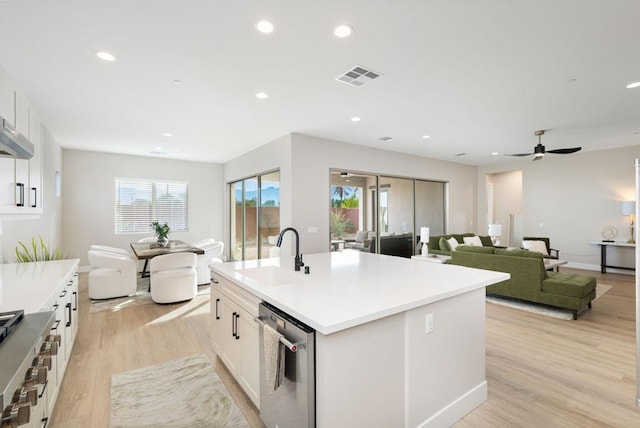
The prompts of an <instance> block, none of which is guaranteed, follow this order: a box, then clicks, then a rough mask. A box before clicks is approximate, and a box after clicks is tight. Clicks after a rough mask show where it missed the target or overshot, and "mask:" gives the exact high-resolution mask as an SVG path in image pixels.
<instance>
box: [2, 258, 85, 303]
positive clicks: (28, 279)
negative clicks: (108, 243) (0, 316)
mask: <svg viewBox="0 0 640 428" xmlns="http://www.w3.org/2000/svg"><path fill="white" fill-rule="evenodd" d="M77 264H78V259H68V260H56V261H51V262H35V263H9V264H0V312H6V311H14V310H19V309H22V310H24V313H25V314H28V313H32V312H39V311H41V310H42V306H43V305H44V304H45V303H46V302H47V301H48V300H49V298H50V297H51V294H52V293H53V292H54V289H55V287H56V285H58V282H59V281H60V280H61V278H64V276H65V275H67V273H68V272H69V270H70V269H72V268H74V266H75V265H77Z"/></svg>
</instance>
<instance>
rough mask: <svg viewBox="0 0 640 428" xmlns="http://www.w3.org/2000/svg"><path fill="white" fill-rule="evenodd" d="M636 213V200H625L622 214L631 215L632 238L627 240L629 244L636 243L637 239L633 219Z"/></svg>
mask: <svg viewBox="0 0 640 428" xmlns="http://www.w3.org/2000/svg"><path fill="white" fill-rule="evenodd" d="M635 214H636V201H624V202H623V203H622V215H628V216H630V217H631V239H629V240H628V241H627V243H628V244H635V243H636V240H635V239H634V237H633V232H634V231H633V221H634V217H635Z"/></svg>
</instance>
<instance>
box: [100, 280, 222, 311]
mask: <svg viewBox="0 0 640 428" xmlns="http://www.w3.org/2000/svg"><path fill="white" fill-rule="evenodd" d="M209 292H210V288H209V284H206V285H199V286H198V295H202V294H209ZM149 303H153V300H151V293H150V292H149V278H138V287H137V291H136V294H134V295H133V296H127V297H118V298H115V299H106V300H91V306H90V307H89V312H90V313H91V312H102V311H119V310H121V309H124V308H129V307H131V306H140V305H148V304H149Z"/></svg>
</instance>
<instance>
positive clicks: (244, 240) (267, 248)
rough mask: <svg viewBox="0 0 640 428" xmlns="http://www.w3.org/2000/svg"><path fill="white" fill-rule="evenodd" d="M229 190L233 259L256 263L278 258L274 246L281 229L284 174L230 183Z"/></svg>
mask: <svg viewBox="0 0 640 428" xmlns="http://www.w3.org/2000/svg"><path fill="white" fill-rule="evenodd" d="M229 190H230V197H231V204H230V207H231V213H230V216H229V218H230V225H229V230H230V232H231V236H230V239H229V243H230V245H229V247H230V256H231V259H233V260H255V259H258V258H265V257H273V256H275V255H277V250H273V247H275V239H274V235H275V236H277V234H278V231H279V230H280V172H279V171H275V172H270V173H266V174H262V175H258V176H255V177H249V178H246V179H244V180H239V181H236V182H233V183H230V185H229ZM276 249H277V247H276Z"/></svg>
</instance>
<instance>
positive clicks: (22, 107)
mask: <svg viewBox="0 0 640 428" xmlns="http://www.w3.org/2000/svg"><path fill="white" fill-rule="evenodd" d="M0 116H2V117H3V118H4V119H5V120H7V121H8V122H9V123H10V124H11V125H12V126H13V127H14V128H15V129H16V130H17V131H18V132H20V133H21V134H23V135H24V136H25V137H26V138H27V139H29V140H30V141H31V143H32V144H33V145H34V156H33V157H32V158H31V159H12V158H4V157H0V215H1V214H42V160H43V158H42V126H41V123H40V119H39V117H38V114H37V112H36V111H35V109H34V108H33V107H32V106H31V105H30V103H29V99H28V98H27V96H26V94H25V93H24V92H23V91H22V90H20V88H18V87H17V86H16V85H15V83H14V82H12V81H11V80H10V79H9V77H8V76H7V74H6V73H5V72H4V70H2V68H0Z"/></svg>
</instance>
